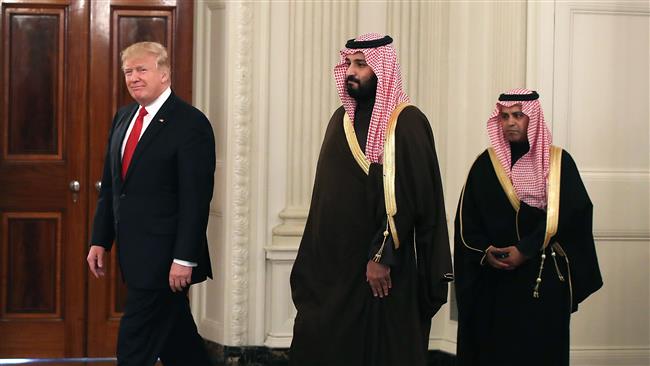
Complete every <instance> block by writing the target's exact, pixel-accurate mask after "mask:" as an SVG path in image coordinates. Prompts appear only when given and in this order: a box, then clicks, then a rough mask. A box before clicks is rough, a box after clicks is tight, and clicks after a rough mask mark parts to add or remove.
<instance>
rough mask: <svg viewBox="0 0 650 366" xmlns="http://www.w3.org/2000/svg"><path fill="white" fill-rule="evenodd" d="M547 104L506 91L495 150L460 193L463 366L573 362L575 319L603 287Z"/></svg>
mask: <svg viewBox="0 0 650 366" xmlns="http://www.w3.org/2000/svg"><path fill="white" fill-rule="evenodd" d="M538 98H539V95H538V94H537V93H536V92H534V91H530V90H527V89H513V90H510V91H508V92H507V93H505V94H501V96H500V97H499V101H498V102H497V104H496V107H495V109H494V112H493V113H492V116H491V117H490V119H489V120H488V123H487V128H488V136H489V138H490V145H491V146H490V147H489V148H488V149H487V150H486V151H485V152H483V153H482V154H481V155H480V156H479V157H478V158H477V159H476V161H475V162H474V165H473V166H472V168H471V170H470V172H469V176H468V177H467V182H466V183H465V187H464V188H463V192H462V193H461V196H460V202H459V203H458V212H457V214H456V230H455V232H456V235H455V250H454V258H455V260H454V267H455V275H456V296H457V299H458V315H459V318H458V350H457V362H458V365H460V366H470V365H471V366H497V365H498V366H515V365H518V366H519V365H526V366H535V365H538V366H551V365H552V366H568V365H569V320H570V317H571V313H572V312H573V311H576V310H577V309H578V303H580V302H581V301H583V300H584V299H586V298H587V296H589V295H590V294H592V293H593V292H595V291H596V290H598V289H599V288H600V287H601V286H602V278H601V275H600V270H599V267H598V260H597V258H596V251H595V247H594V238H593V234H592V211H593V206H592V204H591V201H590V200H589V196H588V195H587V191H586V190H585V187H584V185H583V183H582V180H581V179H580V174H579V173H578V169H577V167H576V164H575V162H574V161H573V159H572V158H571V156H570V155H569V153H567V152H566V151H563V150H562V149H561V148H559V147H555V146H552V145H551V134H550V131H549V130H548V128H547V127H546V124H545V123H544V114H543V113H542V109H541V106H540V103H539V100H538Z"/></svg>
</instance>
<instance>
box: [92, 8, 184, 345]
mask: <svg viewBox="0 0 650 366" xmlns="http://www.w3.org/2000/svg"><path fill="white" fill-rule="evenodd" d="M193 14H194V2H193V1H189V0H176V1H171V0H164V1H163V0H128V1H125V0H110V1H109V0H106V1H93V2H92V4H91V19H92V23H91V27H90V78H89V82H90V89H89V96H90V118H89V120H90V121H91V122H92V123H91V124H90V126H89V132H90V141H91V145H90V146H91V149H90V151H89V158H90V168H89V175H88V177H89V178H88V179H89V180H91V181H92V182H98V181H100V180H101V174H102V168H103V164H104V154H105V152H106V145H107V139H108V132H109V129H110V126H111V121H112V118H113V115H114V113H115V112H116V111H117V109H118V108H119V107H120V106H123V105H125V104H127V103H131V102H132V99H131V97H130V96H129V93H128V91H127V89H126V86H125V84H124V78H123V76H122V73H121V71H120V65H121V62H120V51H121V50H123V49H124V48H126V47H127V46H128V45H130V44H132V43H135V42H140V41H156V42H160V43H162V44H163V45H165V46H166V47H167V49H168V51H169V53H170V58H171V64H172V89H173V90H174V92H175V93H176V94H178V95H179V96H180V97H181V98H182V99H184V100H186V101H188V102H191V101H192V60H193V57H192V52H193V48H192V40H193V36H192V32H193ZM96 199H97V191H93V194H92V195H91V197H90V200H89V212H90V213H91V214H90V217H91V218H92V214H93V213H94V212H95V203H96ZM91 223H92V220H91ZM89 229H91V228H90V226H89ZM115 252H116V251H115V250H113V251H112V252H111V256H110V259H109V261H108V267H107V278H104V279H99V280H98V279H95V278H94V277H93V276H92V275H90V276H89V282H88V355H89V356H107V355H114V354H115V344H116V340H117V328H118V325H119V318H120V316H121V314H122V308H123V303H124V300H125V289H124V285H123V284H122V280H121V278H120V273H119V269H118V268H117V266H116V265H115V263H116V257H115Z"/></svg>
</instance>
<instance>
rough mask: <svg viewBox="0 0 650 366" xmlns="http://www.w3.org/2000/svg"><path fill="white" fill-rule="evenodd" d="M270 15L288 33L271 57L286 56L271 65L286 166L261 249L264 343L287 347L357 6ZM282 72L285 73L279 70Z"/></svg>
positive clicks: (288, 8)
mask: <svg viewBox="0 0 650 366" xmlns="http://www.w3.org/2000/svg"><path fill="white" fill-rule="evenodd" d="M280 9H281V10H282V11H284V13H279V10H280ZM272 12H273V17H272V22H274V24H273V25H272V29H277V30H278V32H279V34H278V36H279V37H280V38H283V39H284V36H283V34H284V32H285V31H286V32H287V33H286V35H287V37H286V39H287V42H286V44H284V48H282V46H283V44H280V43H277V46H278V47H279V48H276V47H271V49H272V52H278V53H282V52H286V53H287V54H288V56H287V58H286V61H287V63H286V64H272V65H271V68H272V69H276V68H279V69H280V70H278V72H279V73H285V72H286V75H287V82H288V90H287V93H288V96H287V99H288V101H287V103H286V109H287V111H286V114H285V115H286V117H287V122H286V133H287V135H286V136H287V140H286V147H285V146H283V147H281V148H286V152H287V155H286V159H287V167H286V191H285V192H286V193H285V194H286V204H285V207H284V209H282V211H281V212H280V214H279V216H280V218H281V220H282V223H281V224H280V225H278V226H276V227H275V228H273V235H272V243H271V245H269V246H267V247H266V248H265V249H266V257H267V261H268V263H267V283H268V285H267V296H266V301H267V306H268V307H269V313H270V319H269V320H268V329H267V336H266V340H265V344H266V345H267V346H270V347H288V346H289V344H290V342H291V334H292V330H293V317H294V316H295V309H294V307H293V303H292V302H291V289H290V287H289V273H290V271H291V267H292V265H293V260H294V259H295V255H296V252H297V250H298V246H299V244H300V238H301V236H302V233H303V230H304V227H305V221H306V219H307V213H308V210H309V204H310V201H311V192H312V186H313V181H314V174H315V171H316V162H317V160H318V153H319V151H320V146H321V143H322V139H323V134H324V132H325V128H326V126H327V123H328V122H329V119H330V117H331V115H332V113H333V112H334V110H335V109H336V108H338V106H339V105H340V100H339V97H338V95H337V93H336V89H335V82H334V76H333V67H334V65H335V64H336V63H337V62H338V60H339V57H340V56H339V50H340V49H341V48H342V47H343V46H344V45H345V42H346V41H347V40H348V39H350V38H353V37H354V36H355V33H356V32H355V25H356V20H357V2H356V1H348V2H338V1H336V2H305V1H290V2H288V3H285V4H282V5H281V6H280V7H279V8H276V9H273V10H272ZM272 42H273V41H272ZM279 59H280V60H281V59H282V58H281V57H280V58H279ZM278 61H279V60H278ZM287 67H288V72H287V71H284V70H285V69H284V68H287ZM270 97H271V98H277V96H274V95H271V96H270ZM279 99H282V98H279ZM272 113H273V112H272ZM277 114H278V115H282V113H277ZM271 123H273V122H271ZM271 194H272V193H271Z"/></svg>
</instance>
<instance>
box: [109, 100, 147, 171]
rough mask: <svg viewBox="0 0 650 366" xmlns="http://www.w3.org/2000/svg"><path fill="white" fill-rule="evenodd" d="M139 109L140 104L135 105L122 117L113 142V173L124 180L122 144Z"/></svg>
mask: <svg viewBox="0 0 650 366" xmlns="http://www.w3.org/2000/svg"><path fill="white" fill-rule="evenodd" d="M139 107H140V106H139V105H138V104H134V105H133V107H132V108H131V109H130V110H129V112H127V113H124V114H123V115H122V117H121V120H120V122H119V123H118V125H117V127H116V130H115V134H114V136H115V137H114V138H113V140H112V141H111V145H112V146H111V151H112V152H113V172H116V174H117V175H118V176H119V177H120V179H122V178H121V177H122V142H123V141H124V139H125V138H126V131H127V130H128V129H129V123H130V122H131V120H132V119H133V116H134V115H135V112H136V111H137V110H138V108H139Z"/></svg>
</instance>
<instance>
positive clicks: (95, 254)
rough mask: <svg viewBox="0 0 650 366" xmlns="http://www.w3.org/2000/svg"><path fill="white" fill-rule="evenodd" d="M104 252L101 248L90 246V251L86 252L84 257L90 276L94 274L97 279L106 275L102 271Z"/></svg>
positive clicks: (99, 246)
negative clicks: (86, 255) (86, 254)
mask: <svg viewBox="0 0 650 366" xmlns="http://www.w3.org/2000/svg"><path fill="white" fill-rule="evenodd" d="M105 252H106V249H104V247H103V246H101V245H91V246H90V250H89V251H88V257H86V260H87V261H88V267H89V268H90V272H92V274H94V275H95V277H97V278H99V277H104V275H106V272H105V271H104V253H105Z"/></svg>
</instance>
